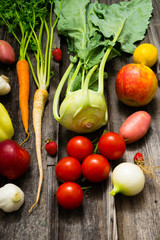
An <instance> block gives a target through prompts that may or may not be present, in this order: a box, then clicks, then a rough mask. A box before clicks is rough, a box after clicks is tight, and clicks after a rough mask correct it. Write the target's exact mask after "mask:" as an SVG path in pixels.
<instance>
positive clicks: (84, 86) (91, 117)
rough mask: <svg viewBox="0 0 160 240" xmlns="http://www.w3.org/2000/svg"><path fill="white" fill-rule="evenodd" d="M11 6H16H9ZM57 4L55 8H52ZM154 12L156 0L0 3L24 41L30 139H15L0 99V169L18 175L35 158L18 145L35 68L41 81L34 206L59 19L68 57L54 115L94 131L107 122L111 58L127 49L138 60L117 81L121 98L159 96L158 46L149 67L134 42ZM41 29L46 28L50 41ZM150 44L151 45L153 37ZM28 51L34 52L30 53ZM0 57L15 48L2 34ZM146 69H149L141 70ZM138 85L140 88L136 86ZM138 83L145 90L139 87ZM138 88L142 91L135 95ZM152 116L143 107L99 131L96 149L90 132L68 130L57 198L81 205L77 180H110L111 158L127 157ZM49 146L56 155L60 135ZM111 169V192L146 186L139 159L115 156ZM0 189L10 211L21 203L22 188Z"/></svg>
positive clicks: (140, 101) (57, 56)
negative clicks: (112, 127) (115, 128)
mask: <svg viewBox="0 0 160 240" xmlns="http://www.w3.org/2000/svg"><path fill="white" fill-rule="evenodd" d="M12 12H14V13H15V14H11V13H12ZM54 12H55V16H53V13H54ZM151 14H152V1H151V0H131V1H123V2H120V4H112V5H106V4H101V3H99V2H98V1H95V2H94V3H91V2H90V1H89V0H81V1H79V0H68V1H67V0H56V1H54V0H46V1H38V2H37V1H34V0H30V1H25V0H23V1H13V0H11V1H5V2H4V3H3V5H2V4H0V18H1V25H5V26H7V28H8V30H9V32H10V33H12V35H13V36H14V37H15V39H16V40H17V42H18V44H19V59H18V61H17V63H16V68H17V77H18V81H19V104H20V109H21V116H22V121H23V125H24V130H25V133H26V139H25V140H24V141H23V142H22V143H21V144H18V143H17V142H15V141H14V140H13V139H12V137H13V136H14V134H16V129H14V128H13V124H12V121H11V118H10V116H9V114H8V112H7V110H6V109H5V107H4V106H3V105H2V104H1V103H0V113H1V114H0V123H1V129H0V174H1V175H3V176H5V177H7V178H8V179H10V180H14V179H17V178H19V177H21V176H22V175H23V174H24V173H25V172H26V171H27V170H28V168H29V166H30V162H31V156H30V153H29V152H28V151H27V150H25V149H24V148H23V147H22V146H21V145H22V144H23V143H24V142H26V141H27V140H29V125H28V121H29V106H28V101H29V92H30V80H29V71H30V70H31V73H32V76H33V80H34V82H35V84H36V86H37V88H38V89H37V90H36V92H35V94H34V99H33V127H34V132H35V145H36V154H37V161H38V169H39V184H38V190H37V197H36V200H35V203H34V204H33V205H32V206H31V208H30V210H29V212H31V211H32V209H33V208H34V207H35V206H36V205H37V203H38V202H39V199H40V193H41V188H42V183H43V163H42V154H41V150H42V146H41V138H42V136H41V128H42V117H43V112H44V108H45V104H46V102H47V100H48V95H49V91H48V88H49V85H50V80H51V77H52V76H53V75H52V71H51V59H52V58H53V59H54V60H55V61H56V62H59V63H60V64H61V61H62V51H61V49H60V48H56V47H54V48H53V46H52V45H53V40H54V30H55V27H57V30H58V34H59V35H60V36H62V35H63V36H64V37H65V38H66V41H67V44H68V50H69V54H70V64H69V66H68V68H67V69H66V71H65V73H64V75H63V76H62V79H61V80H60V83H59V85H58V86H57V89H56V92H55V95H54V100H53V115H54V117H55V119H56V120H57V121H58V122H59V123H60V124H61V125H62V126H63V127H66V128H67V129H69V130H71V131H74V132H76V133H90V132H93V131H95V130H97V129H99V128H101V127H103V126H104V125H106V123H107V121H108V110H107V104H109V103H107V104H106V100H105V96H104V83H105V80H104V79H107V78H108V74H107V73H106V72H105V67H106V63H107V62H108V61H110V60H111V59H113V58H115V57H118V56H120V55H121V54H122V53H123V52H125V53H129V54H134V62H135V63H134V64H128V65H126V66H124V68H123V69H121V70H120V71H119V73H118V75H117V79H116V85H115V89H116V94H117V97H118V98H119V100H120V101H122V102H123V103H124V104H127V105H128V106H144V105H146V104H148V103H149V102H150V101H151V100H152V99H153V97H154V96H155V93H156V90H157V78H156V75H155V73H154V72H153V70H151V69H150V66H153V65H154V64H155V63H156V61H157V57H158V56H157V52H156V50H155V49H154V47H153V49H154V50H155V52H154V58H153V59H150V62H149V66H148V67H147V66H146V65H147V64H148V62H147V63H146V61H145V60H144V59H145V58H146V55H145V54H144V56H143V59H141V60H140V63H137V61H139V60H138V59H139V55H138V54H137V52H138V53H139V51H142V50H141V48H136V45H135V44H136V42H137V41H140V40H142V39H143V38H144V36H145V33H146V30H147V28H148V24H149V20H150V17H151ZM47 17H49V21H47ZM111 19H112V21H111ZM137 19H138V21H137ZM19 31H20V34H19ZM43 34H46V42H45V43H44V42H43ZM19 35H20V37H19ZM126 39H127V41H126ZM143 47H145V48H147V49H148V45H147V47H146V45H143V46H142V48H143ZM150 47H152V46H150V45H149V48H150ZM139 49H140V50H139ZM136 50H137V51H136ZM147 51H148V52H147V54H150V52H149V49H148V50H147ZM30 53H32V56H34V59H32V60H31V59H30ZM147 56H148V55H147ZM147 58H148V57H147ZM33 60H36V67H34V62H33ZM0 61H1V62H2V63H4V64H13V63H14V62H15V52H14V49H13V48H12V46H11V45H10V44H9V43H7V42H5V41H4V40H0ZM135 69H136V70H137V72H138V74H139V77H137V75H138V74H137V73H136V74H135V75H134V74H133V72H135ZM142 72H143V73H144V76H145V77H143V78H142V77H141V75H142ZM129 76H130V77H129ZM131 76H132V77H131ZM128 79H129V80H128ZM0 81H1V82H0V83H1V89H0V94H1V95H5V94H8V93H9V91H11V89H10V86H9V84H8V83H7V82H6V77H4V76H1V77H0ZM66 83H67V84H66ZM133 83H134V84H133ZM127 84H128V85H127ZM65 86H67V88H66V94H65V97H64V99H63V100H62V102H60V99H61V93H62V90H63V88H64V87H65ZM133 86H136V88H135V89H133ZM144 86H145V87H144ZM137 88H139V90H140V92H141V93H142V94H141V95H140V94H139V93H138V91H137ZM126 89H129V95H127V94H126V93H127V90H126ZM148 89H149V91H148ZM145 90H146V91H145ZM136 92H137V94H138V98H136V99H134V98H133V96H134V97H135V96H136V94H135V93H136ZM131 93H132V94H131ZM143 93H144V94H143ZM142 95H143V96H142ZM59 105H60V107H59ZM150 124H151V116H150V114H149V113H147V112H145V111H141V110H140V111H137V112H134V113H133V114H131V115H130V116H129V117H128V118H127V119H126V120H125V121H124V123H123V124H122V126H121V127H120V129H119V132H118V133H115V132H105V133H104V134H103V135H102V136H101V137H100V138H99V140H98V142H97V145H96V147H95V149H94V146H93V143H92V142H91V140H89V138H87V137H85V136H82V135H81V136H74V137H73V138H71V139H70V141H69V142H68V144H67V146H66V153H67V155H68V156H66V157H63V158H62V159H60V160H59V161H58V163H57V165H56V168H55V174H56V176H57V179H58V180H59V182H60V186H59V188H58V190H57V195H56V196H57V201H58V203H59V204H60V206H62V207H64V208H66V209H75V208H77V207H79V206H80V205H81V204H82V202H83V187H81V184H80V183H81V182H82V183H83V185H84V183H85V182H90V183H91V184H94V183H100V182H102V181H105V180H107V178H108V177H109V174H110V172H111V164H112V162H113V161H115V160H119V159H121V158H122V157H123V155H124V154H125V152H126V150H127V144H130V143H134V142H136V141H138V140H139V139H141V138H143V137H144V136H145V134H147V131H148V129H149V127H150ZM135 129H136V130H135ZM44 149H45V150H46V152H47V153H48V154H50V155H51V156H52V157H55V155H56V153H57V151H58V147H57V143H56V142H55V141H52V140H51V139H48V140H47V141H46V143H45V148H44ZM140 157H143V155H142V156H141V153H138V154H137V155H136V156H135V163H136V161H139V158H140ZM141 160H142V158H141ZM143 161H144V159H143ZM141 162H142V161H141ZM111 174H112V183H113V190H112V191H111V193H110V194H111V195H112V196H114V195H115V194H117V193H122V194H124V195H126V196H133V195H136V194H138V193H140V192H141V191H142V189H143V187H144V184H145V175H144V171H143V168H142V167H140V166H139V165H138V164H133V163H129V162H128V163H121V164H118V166H116V167H115V169H114V170H113V173H111ZM10 187H11V188H12V190H14V191H13V195H14V201H11V199H10V197H8V194H7V191H6V190H5V189H6V188H7V189H8V188H10ZM84 189H85V187H84ZM0 191H2V192H5V191H6V194H4V198H2V200H1V199H0V208H1V209H3V210H4V211H6V212H10V211H15V210H18V209H19V208H20V207H21V206H22V204H23V201H24V194H23V192H21V190H20V189H19V188H17V186H14V185H13V184H11V185H7V186H4V187H3V188H2V189H0ZM11 192H12V191H11ZM6 198H7V200H6ZM4 201H6V202H7V203H8V206H6V205H5V204H4ZM13 202H14V204H13Z"/></svg>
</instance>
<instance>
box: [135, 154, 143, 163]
mask: <svg viewBox="0 0 160 240" xmlns="http://www.w3.org/2000/svg"><path fill="white" fill-rule="evenodd" d="M134 162H135V163H143V162H144V157H143V154H142V153H140V152H137V153H136V154H135V156H134Z"/></svg>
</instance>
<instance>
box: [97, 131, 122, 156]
mask: <svg viewBox="0 0 160 240" xmlns="http://www.w3.org/2000/svg"><path fill="white" fill-rule="evenodd" d="M98 150H99V152H100V154H102V155H103V156H104V157H106V158H107V159H108V160H117V159H119V158H121V157H122V155H123V154H124V152H125V150H126V143H125V141H124V138H123V137H122V136H121V135H119V134H118V133H114V132H107V133H105V134H104V135H102V136H101V137H100V139H99V142H98Z"/></svg>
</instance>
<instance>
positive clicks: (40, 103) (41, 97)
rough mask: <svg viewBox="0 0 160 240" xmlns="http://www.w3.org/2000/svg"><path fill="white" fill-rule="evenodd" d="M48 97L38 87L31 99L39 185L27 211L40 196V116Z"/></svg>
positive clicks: (43, 90) (41, 179)
mask: <svg viewBox="0 0 160 240" xmlns="http://www.w3.org/2000/svg"><path fill="white" fill-rule="evenodd" d="M47 99H48V92H47V90H45V89H42V88H39V89H37V90H36V92H35V94H34V101H33V127H34V131H35V141H36V153H37V161H38V167H39V175H40V176H39V185H38V191H37V198H36V202H35V203H34V204H33V205H32V207H31V208H30V210H29V212H31V211H32V209H33V207H34V206H35V205H36V204H37V203H38V201H39V198H40V192H41V188H42V182H43V167H42V156H41V125H42V116H43V111H44V107H45V104H46V101H47Z"/></svg>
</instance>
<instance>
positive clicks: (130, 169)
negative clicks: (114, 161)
mask: <svg viewBox="0 0 160 240" xmlns="http://www.w3.org/2000/svg"><path fill="white" fill-rule="evenodd" d="M112 183H113V189H112V191H111V192H110V194H111V195H112V196H114V195H116V194H117V193H122V194H124V195H126V196H134V195H136V194H138V193H140V192H141V191H142V189H143V188H144V184H145V176H144V174H143V171H142V170H141V169H140V167H138V166H137V165H136V164H134V163H129V162H128V163H127V162H125V163H120V164H119V165H118V166H117V167H115V169H114V170H113V173H112Z"/></svg>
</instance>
